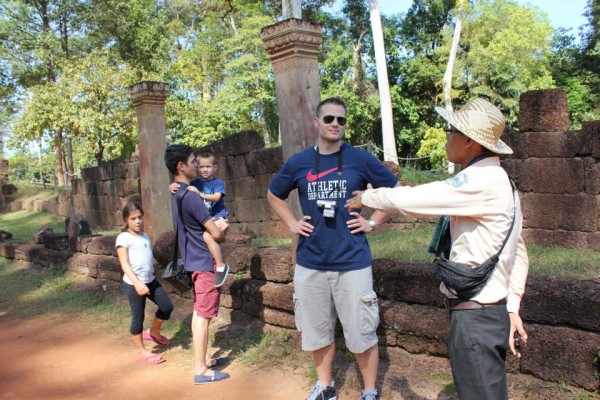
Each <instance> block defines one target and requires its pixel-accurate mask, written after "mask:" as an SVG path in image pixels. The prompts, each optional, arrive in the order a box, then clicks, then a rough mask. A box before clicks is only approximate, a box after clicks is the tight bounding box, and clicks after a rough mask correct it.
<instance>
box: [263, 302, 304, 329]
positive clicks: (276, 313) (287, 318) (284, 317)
mask: <svg viewBox="0 0 600 400" xmlns="http://www.w3.org/2000/svg"><path fill="white" fill-rule="evenodd" d="M260 319H261V320H262V321H263V322H264V323H265V324H269V325H275V326H280V327H282V328H288V329H296V321H295V318H294V314H293V313H292V314H290V313H287V312H283V311H280V310H275V309H272V308H269V307H265V308H264V309H263V310H262V312H261V314H260Z"/></svg>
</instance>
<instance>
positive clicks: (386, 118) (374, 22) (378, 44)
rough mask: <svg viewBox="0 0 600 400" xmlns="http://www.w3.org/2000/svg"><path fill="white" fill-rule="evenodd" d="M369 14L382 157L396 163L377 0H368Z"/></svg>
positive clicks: (396, 157)
mask: <svg viewBox="0 0 600 400" xmlns="http://www.w3.org/2000/svg"><path fill="white" fill-rule="evenodd" d="M369 9H370V14H371V30H372V31H373V43H374V45H375V62H376V64H377V85H378V88H379V99H380V102H381V132H382V140H383V152H384V155H383V159H384V160H385V161H391V162H393V163H394V164H398V153H397V152H396V137H395V135H394V119H393V116H392V97H391V95H390V82H389V79H388V74H387V63H386V61H385V46H384V44H383V28H382V27H381V14H380V12H379V4H377V0H369Z"/></svg>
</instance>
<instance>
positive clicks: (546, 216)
mask: <svg viewBox="0 0 600 400" xmlns="http://www.w3.org/2000/svg"><path fill="white" fill-rule="evenodd" d="M522 206H523V226H524V227H525V228H537V229H560V228H561V226H562V221H563V219H564V214H565V211H566V210H564V207H565V201H564V196H563V195H559V194H538V193H524V194H523V203H522Z"/></svg>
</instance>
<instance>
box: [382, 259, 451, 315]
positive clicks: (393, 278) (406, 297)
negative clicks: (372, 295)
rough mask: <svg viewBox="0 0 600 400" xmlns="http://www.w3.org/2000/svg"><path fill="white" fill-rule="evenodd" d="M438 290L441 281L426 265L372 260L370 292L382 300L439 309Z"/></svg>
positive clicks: (432, 269) (439, 295)
mask: <svg viewBox="0 0 600 400" xmlns="http://www.w3.org/2000/svg"><path fill="white" fill-rule="evenodd" d="M439 286H440V281H439V280H438V279H437V278H436V277H435V270H434V268H433V266H431V265H429V264H408V263H402V262H400V261H397V260H388V259H378V260H373V288H374V289H375V292H376V293H377V295H378V296H379V297H382V298H384V299H388V300H394V301H401V302H405V303H415V304H424V305H432V306H436V307H442V306H443V296H442V295H441V293H440V292H439Z"/></svg>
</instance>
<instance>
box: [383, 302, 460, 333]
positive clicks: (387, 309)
mask: <svg viewBox="0 0 600 400" xmlns="http://www.w3.org/2000/svg"><path fill="white" fill-rule="evenodd" d="M380 313H381V322H382V323H383V324H384V325H385V326H386V327H388V328H389V329H392V330H394V331H396V332H399V333H401V334H406V333H410V334H411V335H414V336H417V337H423V338H426V339H433V340H436V341H439V342H441V343H446V340H447V338H448V333H449V331H450V325H449V322H448V311H447V310H446V309H443V308H438V307H431V306H423V305H418V304H414V305H409V304H406V303H401V302H395V301H389V300H386V301H381V302H380Z"/></svg>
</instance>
